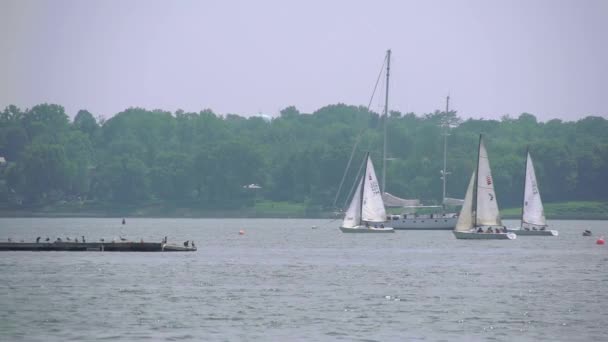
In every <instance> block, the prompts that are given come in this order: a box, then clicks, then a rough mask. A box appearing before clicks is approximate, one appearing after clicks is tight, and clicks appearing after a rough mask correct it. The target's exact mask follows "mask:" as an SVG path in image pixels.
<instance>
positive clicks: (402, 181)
mask: <svg viewBox="0 0 608 342" xmlns="http://www.w3.org/2000/svg"><path fill="white" fill-rule="evenodd" d="M383 120H384V118H382V117H380V116H379V115H378V114H377V113H373V112H369V111H368V110H367V109H366V108H364V107H355V106H347V105H343V104H337V105H330V106H326V107H323V108H321V109H319V110H317V111H316V112H314V113H312V114H305V113H300V111H298V109H297V108H295V107H293V106H291V107H287V108H285V109H283V110H282V111H281V113H280V116H279V117H277V118H274V119H272V120H270V119H269V118H266V117H250V118H243V117H240V116H238V115H235V114H228V115H226V116H224V117H222V116H218V115H216V114H215V113H213V112H212V111H211V110H204V111H201V112H199V113H189V112H184V111H181V110H179V111H177V112H175V113H169V112H165V111H161V110H154V111H149V110H145V109H141V108H130V109H127V110H125V111H123V112H121V113H118V114H116V115H115V116H113V117H112V118H110V119H109V120H107V121H105V122H98V121H97V120H96V119H95V117H94V115H93V114H91V113H90V112H88V111H86V110H81V111H79V112H78V113H77V114H76V116H75V117H74V120H73V122H70V121H69V118H68V115H66V113H65V111H64V109H63V107H61V106H58V105H53V104H41V105H37V106H34V107H32V108H31V109H28V110H24V111H23V110H21V109H19V108H17V107H15V106H9V107H7V108H6V109H4V110H3V111H2V112H0V156H3V157H4V158H5V159H6V161H7V163H5V164H3V165H0V205H3V206H11V207H20V208H28V207H31V206H35V205H41V204H52V203H55V202H59V201H80V202H83V201H93V202H96V203H99V204H107V203H114V204H118V205H125V204H129V205H138V204H140V203H144V202H147V201H155V202H161V203H167V204H171V205H174V206H187V207H197V208H242V207H246V206H251V205H253V198H254V196H258V198H260V197H263V198H265V199H267V200H274V201H290V202H299V203H305V204H306V205H308V206H309V207H311V208H312V207H314V208H329V207H331V206H332V203H333V201H334V197H335V196H336V192H337V189H338V186H339V184H340V181H341V179H342V175H343V172H344V168H345V167H346V165H347V163H348V160H349V157H350V153H351V149H352V147H353V146H354V145H355V144H357V150H356V153H355V157H354V159H353V163H352V165H351V168H350V170H348V172H347V179H346V182H345V185H344V187H343V190H342V191H341V192H342V194H341V195H340V196H339V198H338V202H337V203H338V205H341V204H343V203H344V201H345V197H346V196H347V193H348V190H349V189H350V188H351V186H352V183H353V180H354V177H355V175H356V173H357V170H358V168H359V165H360V163H361V160H362V156H363V153H364V152H365V151H370V152H371V154H372V158H373V159H374V161H375V163H376V167H377V169H378V174H379V175H381V174H382V171H381V169H380V168H381V165H382V163H381V149H382V141H383V137H382V131H383V130H382V126H383ZM388 120H389V121H388V156H389V157H390V160H389V161H388V162H387V191H389V192H391V193H393V194H395V195H398V196H401V197H407V198H420V199H422V200H426V201H429V202H433V201H435V202H438V201H439V200H440V198H441V184H440V176H441V175H440V173H439V170H441V168H442V156H443V140H442V133H443V130H444V128H443V126H442V125H443V124H444V123H445V122H449V124H450V127H451V128H450V130H449V134H450V135H449V137H448V171H449V172H451V174H450V175H449V178H448V191H447V192H448V195H449V196H450V197H463V193H464V190H465V187H466V183H467V181H468V179H469V177H470V173H471V171H472V168H473V165H474V163H475V158H476V147H477V141H478V137H479V134H480V133H483V134H485V136H486V143H487V147H488V150H489V154H490V158H491V163H492V167H493V173H494V178H495V181H496V187H497V192H498V196H499V201H500V203H501V205H502V206H517V205H519V202H520V196H521V189H522V181H523V172H524V170H523V165H524V153H525V149H526V146H530V149H531V152H532V155H533V158H534V161H535V165H536V169H537V176H538V179H539V182H540V186H541V189H542V192H543V197H544V198H545V200H546V201H547V202H552V201H553V202H555V201H566V200H604V201H605V200H608V182H605V181H604V179H603V177H604V176H605V175H607V174H608V134H606V132H608V121H607V120H606V119H604V118H601V117H593V116H590V117H586V118H584V119H581V120H579V121H576V122H562V121H561V120H558V119H554V120H550V121H548V122H539V121H538V120H537V119H536V118H535V117H534V115H532V114H528V113H524V114H521V115H520V116H519V117H517V118H512V117H509V116H505V117H503V118H501V120H473V119H468V120H465V121H462V120H461V119H460V118H458V117H457V115H456V113H455V112H450V113H443V112H439V111H436V112H434V113H429V114H425V115H421V116H417V115H414V114H412V113H408V114H405V115H403V114H402V113H399V112H391V113H390V116H389V119H388ZM248 184H259V185H260V186H261V187H262V188H261V189H258V190H255V191H256V192H257V193H254V192H253V191H252V190H251V189H248V188H246V187H244V186H245V185H248Z"/></svg>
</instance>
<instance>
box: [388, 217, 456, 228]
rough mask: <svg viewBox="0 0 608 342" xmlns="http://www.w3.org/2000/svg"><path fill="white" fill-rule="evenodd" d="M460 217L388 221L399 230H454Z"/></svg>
mask: <svg viewBox="0 0 608 342" xmlns="http://www.w3.org/2000/svg"><path fill="white" fill-rule="evenodd" d="M457 221H458V217H447V218H442V217H439V218H402V217H399V218H398V219H395V218H393V219H392V220H391V221H387V223H388V224H390V225H391V226H392V227H393V228H394V229H397V230H452V229H454V227H456V222H457Z"/></svg>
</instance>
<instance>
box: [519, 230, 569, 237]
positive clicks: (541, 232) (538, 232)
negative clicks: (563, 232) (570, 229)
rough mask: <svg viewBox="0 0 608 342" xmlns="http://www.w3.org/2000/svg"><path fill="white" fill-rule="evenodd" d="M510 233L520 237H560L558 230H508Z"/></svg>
mask: <svg viewBox="0 0 608 342" xmlns="http://www.w3.org/2000/svg"><path fill="white" fill-rule="evenodd" d="M507 231H508V232H509V233H514V234H516V235H518V236H558V235H559V233H558V231H557V230H550V229H547V230H525V229H507Z"/></svg>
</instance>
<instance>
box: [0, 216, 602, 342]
mask: <svg viewBox="0 0 608 342" xmlns="http://www.w3.org/2000/svg"><path fill="white" fill-rule="evenodd" d="M338 224H339V222H337V221H336V222H332V223H329V224H328V221H324V220H285V219H256V220H245V219H223V220H220V219H217V220H214V219H127V224H126V225H125V226H122V225H121V224H120V219H89V218H87V219H0V238H2V240H4V241H6V240H5V239H6V238H8V237H11V238H12V239H13V241H19V240H20V239H24V240H26V241H32V240H33V239H35V238H36V236H42V237H43V239H44V238H45V237H46V236H49V237H51V238H52V239H55V238H56V237H62V238H64V237H66V236H68V237H72V238H73V237H76V236H81V235H85V236H86V237H87V239H88V240H89V241H91V240H96V239H99V238H102V237H103V238H105V239H106V241H107V240H111V239H113V238H118V237H119V236H123V237H126V238H129V239H133V240H137V241H139V240H140V239H141V238H143V239H144V240H146V241H148V240H149V241H160V240H161V239H162V238H163V237H164V236H165V235H168V237H169V242H172V241H173V242H183V241H185V240H194V241H196V244H197V246H198V248H199V250H198V252H194V253H99V252H0V274H1V278H0V308H1V310H0V340H2V341H19V340H25V341H69V340H78V341H81V340H82V341H98V340H123V341H133V340H161V341H163V340H166V341H176V340H206V341H209V340H219V341H237V340H245V341H246V340H250V341H252V340H262V341H302V340H308V341H310V340H347V341H353V340H354V341H357V340H359V341H412V340H413V341H437V340H445V341H482V340H483V341H485V340H490V341H556V340H557V341H573V340H576V341H593V340H595V341H605V340H607V339H608V337H607V334H608V331H607V330H606V329H605V328H606V324H607V323H608V294H607V291H606V285H608V272H607V271H608V266H607V262H608V245H605V246H598V245H596V244H595V240H596V237H582V236H581V232H582V231H583V230H584V229H591V230H592V231H593V232H594V233H595V234H596V235H600V234H603V233H608V222H607V221H553V222H550V224H551V225H552V228H553V229H557V230H559V233H560V235H559V237H518V239H516V240H514V241H507V240H484V241H482V240H478V241H472V240H456V239H455V238H454V237H453V235H452V234H451V232H449V231H437V232H429V231H399V232H397V233H395V234H388V235H387V234H379V235H374V234H371V235H369V234H361V235H359V234H342V233H340V232H339V230H338V228H337V227H338ZM507 224H508V225H509V226H514V225H515V224H516V221H511V222H509V221H508V222H507ZM312 226H318V228H317V229H311V227H312ZM241 229H243V230H244V231H245V234H244V235H239V234H238V231H239V230H241ZM606 236H607V237H608V234H607V235H606Z"/></svg>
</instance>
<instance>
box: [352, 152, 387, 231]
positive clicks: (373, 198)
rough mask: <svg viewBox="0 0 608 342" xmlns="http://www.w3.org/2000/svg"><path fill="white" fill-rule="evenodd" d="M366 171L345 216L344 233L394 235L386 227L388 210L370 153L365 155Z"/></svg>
mask: <svg viewBox="0 0 608 342" xmlns="http://www.w3.org/2000/svg"><path fill="white" fill-rule="evenodd" d="M365 163H366V166H365V171H364V172H363V176H362V177H361V180H360V181H359V185H358V186H357V190H356V191H355V193H354V195H353V198H352V199H351V201H350V205H349V206H348V209H347V210H346V213H345V214H344V221H343V222H342V226H341V227H340V230H341V231H342V232H343V233H394V232H395V230H394V229H393V228H388V227H384V221H385V220H386V209H385V208H384V202H383V201H382V193H381V192H380V186H379V184H378V178H376V172H375V171H374V165H373V163H372V160H371V158H370V157H369V152H368V153H367V154H366V155H365Z"/></svg>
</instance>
